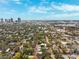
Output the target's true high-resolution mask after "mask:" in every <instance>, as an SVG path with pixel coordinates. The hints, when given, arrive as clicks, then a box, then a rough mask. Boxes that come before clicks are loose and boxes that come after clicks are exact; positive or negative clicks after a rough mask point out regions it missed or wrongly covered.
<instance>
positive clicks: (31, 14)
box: [0, 0, 79, 20]
mask: <svg viewBox="0 0 79 59" xmlns="http://www.w3.org/2000/svg"><path fill="white" fill-rule="evenodd" d="M18 17H20V18H22V19H23V20H79V0H0V18H14V19H16V18H18Z"/></svg>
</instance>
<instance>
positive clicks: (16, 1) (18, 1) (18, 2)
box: [13, 0, 22, 4]
mask: <svg viewBox="0 0 79 59" xmlns="http://www.w3.org/2000/svg"><path fill="white" fill-rule="evenodd" d="M13 1H14V2H15V3H16V4H22V2H21V1H20V0H13Z"/></svg>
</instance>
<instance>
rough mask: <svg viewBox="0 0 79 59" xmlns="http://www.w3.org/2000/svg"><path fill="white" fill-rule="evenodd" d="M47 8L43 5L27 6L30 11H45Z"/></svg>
mask: <svg viewBox="0 0 79 59" xmlns="http://www.w3.org/2000/svg"><path fill="white" fill-rule="evenodd" d="M49 10H50V8H46V7H43V6H39V7H36V6H32V7H30V8H29V12H30V13H47V12H48V11H49Z"/></svg>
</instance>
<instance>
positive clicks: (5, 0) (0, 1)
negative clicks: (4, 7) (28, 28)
mask: <svg viewBox="0 0 79 59" xmlns="http://www.w3.org/2000/svg"><path fill="white" fill-rule="evenodd" d="M0 3H8V0H0Z"/></svg>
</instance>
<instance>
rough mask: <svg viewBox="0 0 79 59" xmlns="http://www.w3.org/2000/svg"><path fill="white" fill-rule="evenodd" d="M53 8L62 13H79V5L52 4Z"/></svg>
mask: <svg viewBox="0 0 79 59" xmlns="http://www.w3.org/2000/svg"><path fill="white" fill-rule="evenodd" d="M51 6H52V8H54V9H55V10H61V11H70V12H73V11H79V5H70V4H58V5H56V4H52V5H51Z"/></svg>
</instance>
